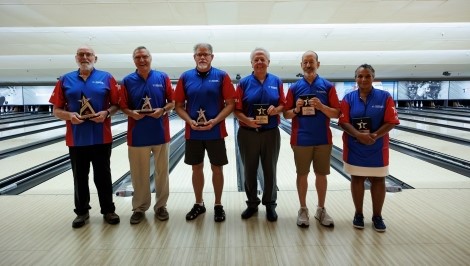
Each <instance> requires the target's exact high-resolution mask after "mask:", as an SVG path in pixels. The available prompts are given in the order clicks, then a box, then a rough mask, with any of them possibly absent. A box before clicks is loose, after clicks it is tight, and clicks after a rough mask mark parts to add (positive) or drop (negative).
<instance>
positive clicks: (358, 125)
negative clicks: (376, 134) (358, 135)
mask: <svg viewBox="0 0 470 266" xmlns="http://www.w3.org/2000/svg"><path fill="white" fill-rule="evenodd" d="M352 125H353V126H354V128H355V129H357V130H359V131H360V132H362V133H370V128H371V125H372V120H371V118H370V117H359V118H353V119H352Z"/></svg>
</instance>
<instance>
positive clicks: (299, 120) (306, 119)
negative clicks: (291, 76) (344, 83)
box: [285, 75, 340, 146]
mask: <svg viewBox="0 0 470 266" xmlns="http://www.w3.org/2000/svg"><path fill="white" fill-rule="evenodd" d="M302 95H315V97H317V98H318V99H319V100H320V101H321V102H322V104H324V105H327V106H329V107H332V108H337V109H339V108H340V104H339V100H338V95H337V94H336V89H335V87H334V85H333V84H332V83H331V82H329V81H328V80H326V79H324V78H322V77H320V76H318V75H317V77H316V78H315V80H314V81H313V82H312V84H310V83H308V81H307V80H306V79H305V78H302V79H300V80H298V81H297V82H296V83H294V84H293V85H292V86H290V88H289V90H288V91H287V96H286V102H287V104H286V107H285V110H290V109H292V108H294V107H295V103H296V102H297V100H298V99H299V98H300V96H302ZM332 143H333V141H332V136H331V129H330V118H329V117H328V116H326V115H325V114H324V113H323V112H321V111H319V110H315V115H302V113H299V114H298V115H296V116H294V117H293V118H292V132H291V137H290V144H291V145H294V146H316V145H324V144H332Z"/></svg>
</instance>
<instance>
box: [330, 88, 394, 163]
mask: <svg viewBox="0 0 470 266" xmlns="http://www.w3.org/2000/svg"><path fill="white" fill-rule="evenodd" d="M361 117H370V121H371V125H370V132H371V133H374V132H375V131H377V130H378V129H379V128H380V127H381V126H382V125H383V124H385V123H388V124H395V125H398V124H400V122H399V120H398V115H397V111H396V109H395V104H394V102H393V99H392V96H391V95H390V94H389V93H388V92H387V91H383V90H378V89H375V88H372V91H371V92H370V93H369V95H368V96H367V100H366V102H365V103H364V101H362V100H361V99H360V97H359V90H355V91H352V92H350V93H348V94H346V95H345V96H344V98H343V100H342V101H341V116H340V118H339V120H338V122H339V123H350V124H352V119H353V118H361ZM388 151H389V135H388V133H387V134H385V135H384V136H383V137H381V138H378V139H377V140H376V141H375V143H374V144H372V145H364V144H361V143H360V142H358V141H356V140H355V139H354V137H352V136H351V135H349V134H348V133H346V132H343V160H344V161H345V162H346V163H348V164H351V165H355V166H361V167H384V166H388V164H389V154H388Z"/></svg>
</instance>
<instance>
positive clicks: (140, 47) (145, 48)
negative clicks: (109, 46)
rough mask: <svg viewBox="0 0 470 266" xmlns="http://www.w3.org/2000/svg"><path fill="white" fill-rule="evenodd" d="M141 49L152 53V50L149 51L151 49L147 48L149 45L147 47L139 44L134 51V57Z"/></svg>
mask: <svg viewBox="0 0 470 266" xmlns="http://www.w3.org/2000/svg"><path fill="white" fill-rule="evenodd" d="M139 50H147V53H148V54H149V55H150V51H149V49H147V47H145V46H138V47H137V48H135V49H134V51H133V52H132V57H134V54H135V52H137V51H139Z"/></svg>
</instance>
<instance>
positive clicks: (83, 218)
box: [72, 212, 90, 228]
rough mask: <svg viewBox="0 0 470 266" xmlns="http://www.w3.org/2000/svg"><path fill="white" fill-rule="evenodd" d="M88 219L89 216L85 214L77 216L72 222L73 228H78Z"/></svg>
mask: <svg viewBox="0 0 470 266" xmlns="http://www.w3.org/2000/svg"><path fill="white" fill-rule="evenodd" d="M89 218H90V214H89V213H88V212H87V213H85V214H83V215H77V217H75V219H74V220H73V222H72V227H73V228H80V227H82V226H84V225H85V223H86V221H87V220H88V219H89Z"/></svg>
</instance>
